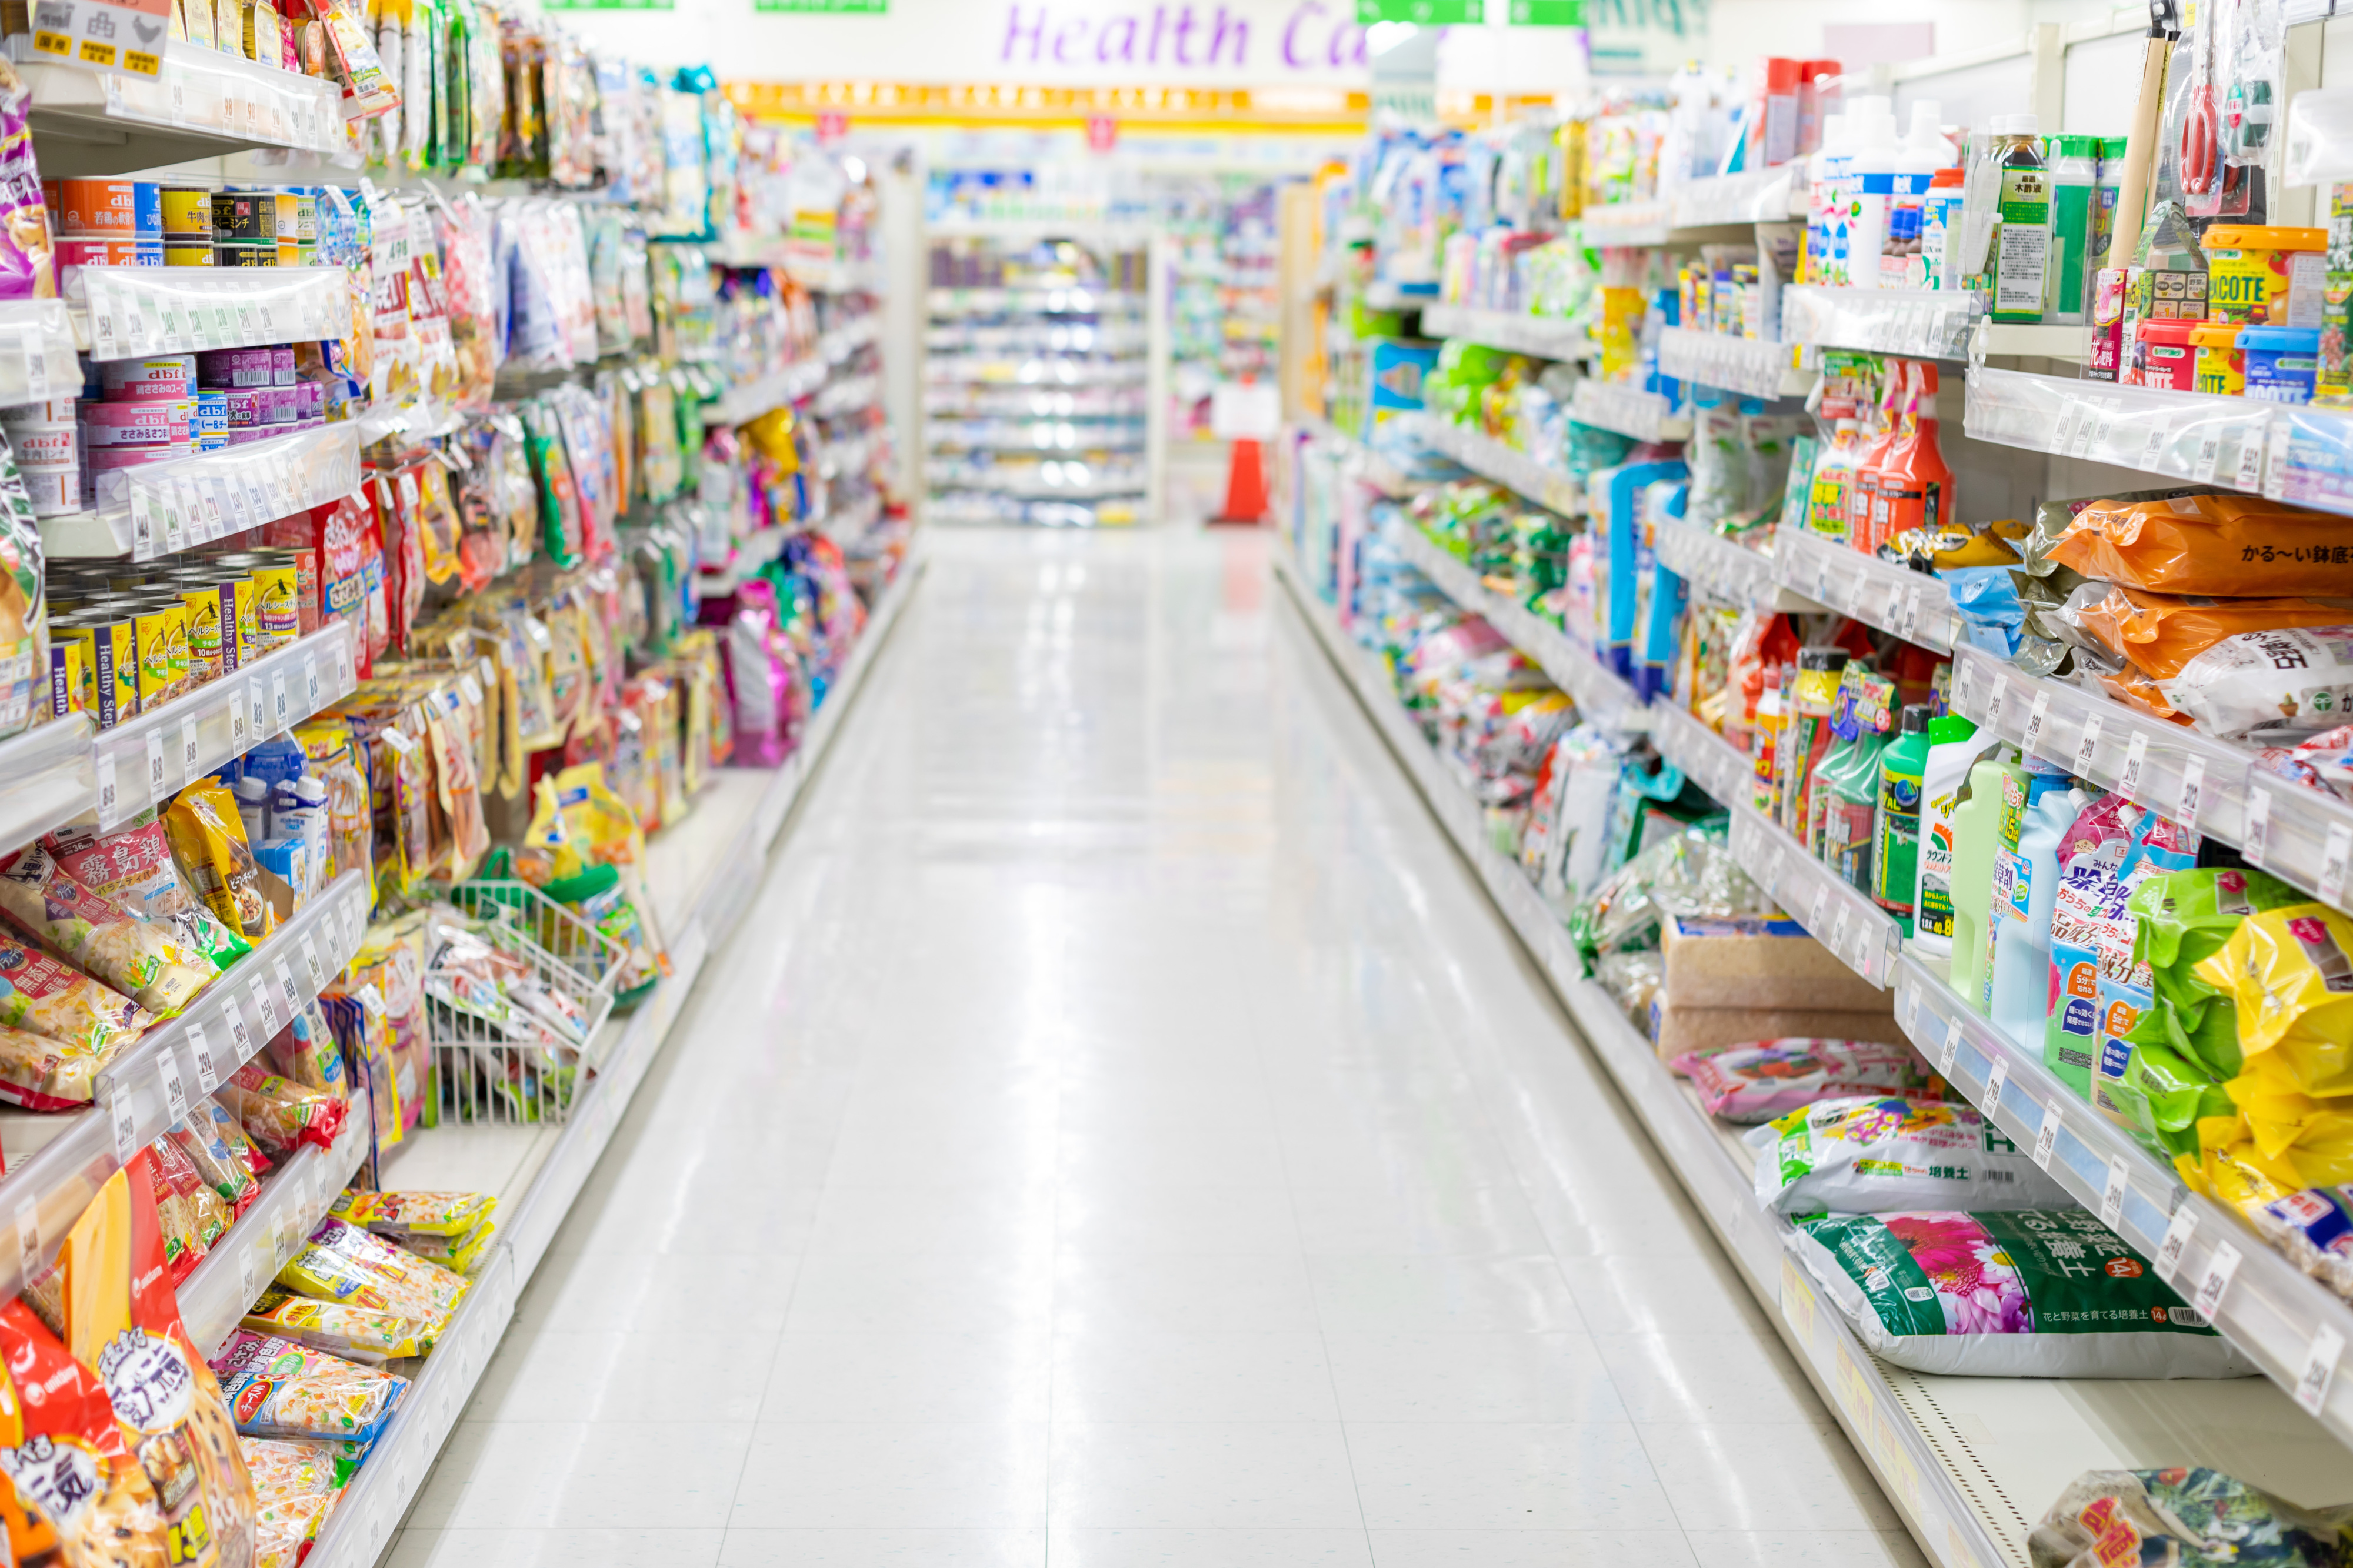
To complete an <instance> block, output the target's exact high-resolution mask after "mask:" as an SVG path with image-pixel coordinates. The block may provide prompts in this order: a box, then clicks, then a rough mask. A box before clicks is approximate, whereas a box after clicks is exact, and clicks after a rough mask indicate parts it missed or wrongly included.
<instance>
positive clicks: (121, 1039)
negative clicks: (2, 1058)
mask: <svg viewBox="0 0 2353 1568" xmlns="http://www.w3.org/2000/svg"><path fill="white" fill-rule="evenodd" d="M153 1022H154V1020H153V1018H152V1017H151V1016H149V1015H148V1012H147V1009H145V1008H144V1007H142V1006H141V1005H139V1004H138V1003H136V1002H133V1001H132V999H131V998H130V997H128V996H125V995H123V994H121V992H119V991H117V990H115V989H114V988H113V987H112V986H111V985H104V984H100V983H99V982H98V981H95V980H92V979H90V977H89V976H88V975H86V974H83V973H79V972H78V971H77V970H75V969H73V968H71V967H70V966H69V965H67V964H65V963H59V962H58V960H57V959H55V958H52V957H50V956H49V955H48V954H47V953H46V952H42V951H41V950H40V949H39V948H37V947H32V946H28V945H27V944H26V943H25V942H18V941H16V939H15V938H13V937H10V936H7V935H5V933H0V1025H5V1026H7V1027H9V1028H12V1029H22V1030H24V1031H25V1032H26V1033H27V1034H33V1035H39V1036H41V1037H43V1038H45V1039H50V1040H55V1041H57V1042H58V1044H60V1045H65V1046H72V1047H78V1048H79V1049H80V1050H82V1051H85V1052H90V1053H94V1054H96V1055H97V1056H98V1057H100V1058H101V1059H103V1058H107V1057H110V1056H111V1055H112V1054H113V1053H114V1052H116V1051H118V1050H121V1048H122V1047H125V1046H127V1045H129V1044H130V1043H131V1042H132V1041H133V1040H135V1039H137V1038H138V1037H140V1036H142V1035H143V1034H145V1033H146V1032H147V1029H148V1026H150V1025H152V1024H153Z"/></svg>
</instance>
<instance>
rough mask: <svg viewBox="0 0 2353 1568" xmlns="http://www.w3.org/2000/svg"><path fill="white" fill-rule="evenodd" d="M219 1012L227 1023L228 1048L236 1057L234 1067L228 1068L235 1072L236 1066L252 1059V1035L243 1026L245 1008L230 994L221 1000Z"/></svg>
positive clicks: (240, 1065)
mask: <svg viewBox="0 0 2353 1568" xmlns="http://www.w3.org/2000/svg"><path fill="white" fill-rule="evenodd" d="M221 1012H222V1014H223V1015H224V1016H225V1021H226V1022H227V1025H228V1040H229V1047H230V1049H231V1051H232V1052H233V1053H234V1054H235V1056H236V1058H237V1065H236V1067H232V1068H230V1069H229V1070H230V1071H231V1072H235V1071H236V1070H237V1068H241V1067H243V1066H244V1065H245V1064H246V1063H247V1062H248V1061H251V1060H252V1059H253V1036H252V1035H251V1034H249V1033H248V1032H247V1029H246V1026H245V1009H244V1008H242V1007H240V1006H238V1005H237V997H236V996H235V995H233V994H232V995H230V996H228V997H227V998H226V999H225V1000H224V1001H223V1003H222V1005H221Z"/></svg>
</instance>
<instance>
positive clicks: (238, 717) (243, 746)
mask: <svg viewBox="0 0 2353 1568" xmlns="http://www.w3.org/2000/svg"><path fill="white" fill-rule="evenodd" d="M246 717H247V715H246V711H245V704H244V703H242V702H239V701H238V700H237V698H236V696H235V695H234V694H232V695H231V696H230V698H229V700H228V747H229V754H230V755H231V756H237V757H241V756H243V755H245V753H246V752H248V751H250V750H251V749H252V742H251V741H250V740H249V739H248V734H247V730H246Z"/></svg>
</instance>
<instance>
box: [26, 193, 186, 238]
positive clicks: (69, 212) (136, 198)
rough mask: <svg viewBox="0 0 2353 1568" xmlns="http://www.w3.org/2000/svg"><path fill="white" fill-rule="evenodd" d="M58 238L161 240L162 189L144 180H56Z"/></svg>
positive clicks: (162, 224) (162, 225)
mask: <svg viewBox="0 0 2353 1568" xmlns="http://www.w3.org/2000/svg"><path fill="white" fill-rule="evenodd" d="M51 183H53V184H55V186H56V189H57V197H58V202H57V215H58V232H59V233H60V234H66V235H76V236H90V237H96V238H104V239H139V238H152V239H161V238H162V237H164V187H163V186H161V185H159V184H155V183H153V181H148V180H58V181H55V182H51Z"/></svg>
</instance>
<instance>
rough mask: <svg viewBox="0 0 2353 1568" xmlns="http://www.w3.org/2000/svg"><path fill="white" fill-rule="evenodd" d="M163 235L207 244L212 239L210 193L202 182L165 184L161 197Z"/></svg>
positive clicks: (211, 195)
mask: <svg viewBox="0 0 2353 1568" xmlns="http://www.w3.org/2000/svg"><path fill="white" fill-rule="evenodd" d="M161 200H162V203H163V208H164V239H165V240H166V241H167V242H168V241H172V240H187V241H190V242H192V243H196V244H201V245H204V246H206V247H209V246H211V244H212V242H213V193H212V191H211V189H210V188H209V187H207V186H204V185H165V186H164V188H163V193H162V197H161Z"/></svg>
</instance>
